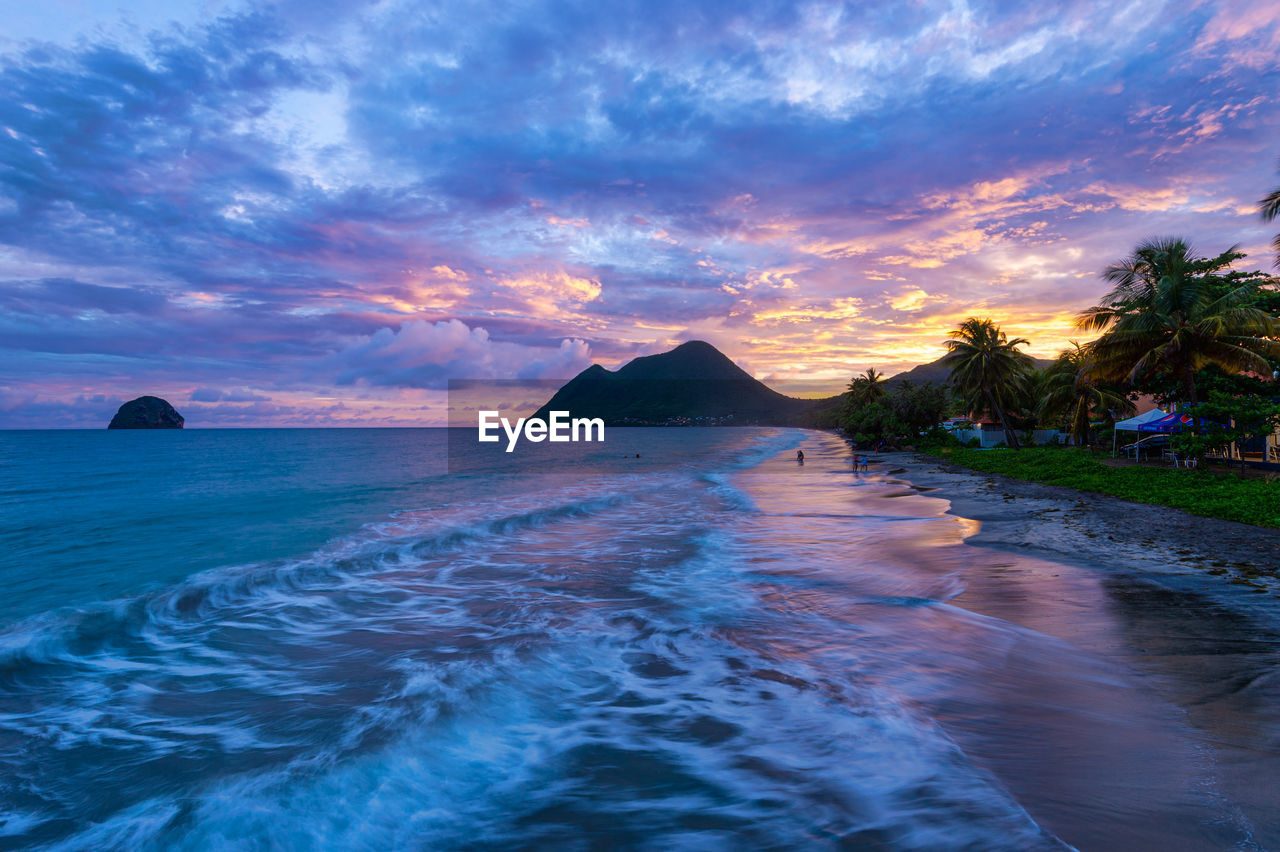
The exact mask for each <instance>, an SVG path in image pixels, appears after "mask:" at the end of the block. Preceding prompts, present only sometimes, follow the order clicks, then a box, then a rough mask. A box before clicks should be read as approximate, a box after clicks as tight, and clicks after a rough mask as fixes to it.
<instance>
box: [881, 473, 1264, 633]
mask: <svg viewBox="0 0 1280 852" xmlns="http://www.w3.org/2000/svg"><path fill="white" fill-rule="evenodd" d="M878 462H879V464H878V467H879V468H880V469H882V470H884V471H885V472H886V473H888V472H894V473H893V475H898V476H901V477H902V478H903V479H905V480H907V481H909V482H910V483H911V485H912V486H913V487H915V488H917V489H921V490H922V493H929V494H931V495H932V496H935V497H942V498H945V499H946V500H949V501H950V503H951V509H950V512H951V513H952V514H954V515H958V516H960V517H965V518H970V519H973V520H977V521H981V522H982V527H981V529H980V530H979V531H978V532H977V533H976V534H975V535H973V536H972V537H971V538H969V539H968V541H969V542H970V543H971V544H975V545H981V546H983V547H988V548H993V549H998V550H1009V551H1014V552H1022V553H1033V554H1039V555H1042V556H1044V557H1046V558H1052V559H1055V560H1060V561H1066V562H1069V563H1072V564H1079V565H1086V566H1089V567H1092V568H1096V569H1099V570H1102V571H1106V572H1110V573H1115V574H1126V575H1130V576H1141V577H1143V578H1145V579H1147V580H1150V581H1152V582H1156V583H1158V584H1160V585H1161V586H1164V587H1166V588H1169V589H1171V590H1174V591H1179V592H1193V593H1197V594H1201V595H1204V596H1207V597H1210V598H1212V599H1213V600H1214V601H1216V602H1218V603H1221V604H1222V605H1224V606H1229V607H1231V608H1233V609H1238V610H1240V611H1242V612H1247V613H1249V614H1250V615H1252V616H1254V617H1257V618H1261V619H1263V620H1265V621H1266V622H1267V623H1268V624H1271V625H1276V626H1280V530H1274V529H1268V528H1265V527H1257V526H1252V525H1249V524H1241V523H1235V522H1232V521H1224V520H1219V519H1216V518H1205V517H1200V516H1197V515H1192V514H1189V513H1187V512H1183V511H1181V510H1178V509H1170V508H1167V507H1164V506H1155V505H1150V504H1144V503H1134V502H1131V501H1128V500H1121V499H1119V498H1117V497H1110V496H1107V495H1104V494H1096V493H1091V492H1086V491H1078V490H1076V489H1072V488H1064V487H1060V486H1056V485H1043V484H1039V483H1034V482H1026V481H1023V480H1018V479H1011V478H1009V477H1006V476H999V475H994V474H988V473H981V472H978V471H974V470H970V469H968V468H963V467H959V466H957V465H953V464H948V463H946V462H945V461H942V460H940V459H938V458H936V457H933V456H927V455H923V454H920V453H910V452H899V453H883V454H881V455H880V457H879V459H878Z"/></svg>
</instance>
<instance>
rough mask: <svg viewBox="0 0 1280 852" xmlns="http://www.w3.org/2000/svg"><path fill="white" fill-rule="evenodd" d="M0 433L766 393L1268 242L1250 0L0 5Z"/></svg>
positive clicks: (1266, 14)
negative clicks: (517, 397)
mask: <svg viewBox="0 0 1280 852" xmlns="http://www.w3.org/2000/svg"><path fill="white" fill-rule="evenodd" d="M0 19H3V20H5V22H6V23H5V26H4V28H3V29H2V30H0V92H2V93H3V96H0V428H46V427H86V428H101V427H102V426H104V425H105V424H106V422H107V421H108V420H109V419H110V417H111V414H112V413H114V411H115V409H116V407H117V406H119V404H120V403H121V402H123V401H125V400H128V399H131V398H133V397H136V396H140V395H143V394H153V395H157V396H162V397H164V398H166V399H168V400H169V401H170V402H172V403H173V404H174V405H175V406H176V407H177V408H178V409H179V411H181V412H182V413H183V415H184V416H185V417H186V420H187V424H188V426H189V427H218V426H342V425H348V426H350V425H362V426H383V425H430V424H432V423H435V422H440V420H441V419H442V418H443V411H444V409H443V399H444V394H445V391H444V388H445V386H446V383H447V381H448V380H449V379H515V378H521V379H563V378H568V377H571V376H573V375H574V374H575V373H577V372H578V371H579V370H581V369H583V368H585V367H586V366H588V365H589V364H591V363H593V362H597V363H601V364H603V365H605V366H606V367H610V368H612V367H615V366H618V365H620V364H622V363H625V362H626V361H627V360H629V359H630V358H632V357H635V356H637V355H644V354H651V353H654V352H661V351H665V350H666V349H669V348H671V347H672V346H673V345H676V344H678V343H680V342H682V341H685V340H691V339H701V340H707V341H709V342H711V343H713V344H715V345H716V346H718V347H719V348H720V349H721V350H722V351H724V352H725V353H726V354H727V355H729V356H730V357H732V358H733V359H734V360H735V361H737V362H738V363H739V364H740V365H741V366H743V367H744V368H746V369H747V370H749V371H750V372H752V373H753V374H754V375H756V376H757V377H758V378H761V379H762V380H764V381H766V382H768V383H769V384H771V385H773V386H774V387H777V388H779V389H781V390H784V391H789V392H792V393H798V394H806V395H813V394H816V393H818V392H820V391H824V390H825V391H827V392H829V393H835V392H837V391H839V390H840V389H842V387H843V385H844V384H845V383H846V382H847V381H848V379H849V377H850V376H851V375H853V374H854V373H858V372H861V371H862V370H864V369H866V368H868V367H875V368H876V369H879V370H881V371H883V372H886V373H890V374H892V373H896V372H900V371H902V370H905V369H908V368H909V367H911V366H913V365H915V364H919V363H924V362H928V361H932V360H934V359H936V358H938V357H939V356H940V355H941V354H942V353H943V349H942V341H943V340H945V338H946V332H947V331H948V330H949V329H951V328H953V327H954V326H955V325H956V324H958V323H959V322H960V321H961V320H963V319H964V318H966V317H968V316H979V317H991V318H992V319H994V320H996V321H997V322H998V323H1000V324H1001V325H1002V327H1003V328H1004V329H1005V330H1006V331H1007V332H1008V333H1009V334H1010V335H1011V336H1022V337H1026V338H1029V339H1030V340H1031V346H1030V347H1029V351H1030V352H1031V353H1032V354H1035V355H1038V356H1052V355H1053V354H1054V353H1055V352H1056V351H1057V350H1059V349H1060V348H1062V347H1063V346H1065V345H1066V344H1067V341H1068V340H1070V339H1077V338H1080V337H1081V336H1080V335H1079V334H1078V333H1077V332H1076V331H1075V330H1074V329H1073V326H1072V318H1073V316H1074V315H1075V314H1076V313H1077V312H1078V311H1080V310H1081V309H1083V308H1085V307H1087V306H1089V305H1091V304H1093V303H1095V302H1096V301H1097V300H1098V299H1099V297H1100V296H1101V295H1102V294H1103V293H1104V292H1105V291H1106V289H1107V287H1106V286H1105V284H1104V282H1103V281H1102V280H1101V278H1100V272H1101V270H1102V269H1104V268H1105V267H1106V266H1107V265H1108V264H1110V263H1112V262H1114V261H1116V260H1118V259H1120V258H1121V257H1123V256H1124V255H1125V254H1127V253H1128V252H1129V251H1130V250H1131V249H1132V248H1133V246H1134V245H1135V244H1136V243H1137V242H1138V241H1140V240H1142V239H1144V238H1147V237H1152V236H1174V235H1178V236H1184V237H1186V238H1187V239H1188V240H1189V241H1190V242H1191V243H1192V244H1193V245H1194V246H1195V247H1196V248H1197V249H1198V250H1199V251H1200V252H1201V253H1203V254H1206V255H1209V254H1217V253H1219V252H1221V251H1223V250H1225V249H1227V248H1228V247H1230V246H1232V245H1236V244H1238V245H1239V246H1240V247H1241V249H1242V250H1243V251H1245V252H1247V253H1248V255H1249V257H1248V258H1246V260H1244V261H1242V268H1248V269H1270V268H1272V264H1273V262H1274V260H1275V258H1274V257H1273V255H1272V253H1271V251H1270V248H1269V244H1270V242H1271V240H1272V238H1273V237H1274V236H1275V231H1276V225H1275V224H1274V223H1273V224H1270V225H1268V224H1266V223H1264V222H1262V221H1261V219H1260V217H1259V215H1258V204H1257V202H1258V200H1259V199H1260V198H1261V197H1262V196H1263V195H1264V194H1266V193H1267V192H1268V191H1270V190H1271V189H1272V188H1274V187H1276V186H1277V185H1280V171H1278V170H1277V161H1278V159H1280V109H1277V106H1278V104H1277V100H1278V99H1280V4H1276V3H1275V2H1274V0H1224V2H1201V3H1195V2H1185V0H1182V1H1181V2H1169V3H1164V2H1147V1H1146V0H1144V1H1143V2H1132V3H1112V2H1106V0H1081V2H1066V3H1058V4H1052V3H1045V4H1029V3H1024V2H1005V3H1000V2H996V3H978V2H966V1H965V0H952V2H945V3H933V2H911V3H901V4H892V5H890V4H885V5H874V4H867V3H853V4H848V5H841V4H839V3H832V2H828V3H818V4H803V3H782V2H759V3H753V2H745V3H744V2H741V0H735V2H732V3H728V2H726V3H716V2H700V3H690V2H688V0H680V2H668V0H645V2H626V0H617V2H609V3H600V2H598V0H590V2H583V3H577V2H566V0H557V2H548V3H542V2H528V3H523V2H503V3H452V2H439V3H411V2H400V1H399V0H377V2H353V1H349V2H334V1H333V0H297V1H296V2H295V1H294V0H286V2H281V3H279V4H275V5H267V4H262V3H253V4H242V3H237V2H231V1H230V0H227V1H226V2H215V1H214V0H210V1H209V2H194V3H183V2H180V0H164V2H160V0H130V2H128V3H127V4H125V3H123V2H122V0H115V2H106V1H104V0H92V2H71V0H46V2H42V3H30V2H26V0H24V1H23V2H21V3H19V2H16V1H15V0H0Z"/></svg>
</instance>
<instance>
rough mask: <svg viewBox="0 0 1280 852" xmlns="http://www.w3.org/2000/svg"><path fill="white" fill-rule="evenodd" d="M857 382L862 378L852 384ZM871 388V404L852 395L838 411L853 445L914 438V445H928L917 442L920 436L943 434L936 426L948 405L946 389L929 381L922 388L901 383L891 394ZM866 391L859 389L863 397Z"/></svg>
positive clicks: (944, 414) (876, 387) (863, 387)
mask: <svg viewBox="0 0 1280 852" xmlns="http://www.w3.org/2000/svg"><path fill="white" fill-rule="evenodd" d="M867 372H868V374H870V373H871V372H872V371H870V370H868V371H867ZM860 381H863V377H861V376H859V377H858V378H856V379H854V381H853V384H854V385H857V384H858V383H859V382H860ZM872 387H874V388H875V390H876V391H878V392H877V393H875V395H874V397H873V398H872V399H871V401H870V402H860V401H859V396H857V395H855V394H854V393H853V392H851V393H850V394H849V395H848V397H847V398H846V400H845V405H844V409H843V411H842V412H841V419H840V423H841V426H842V427H843V428H844V430H845V432H846V433H847V434H848V435H850V436H852V437H853V439H854V441H855V442H856V443H858V444H875V443H878V442H879V441H882V440H894V439H895V438H896V437H898V436H903V435H913V436H916V438H915V439H913V443H914V444H920V443H926V442H927V441H921V440H920V436H921V434H922V433H929V432H931V431H937V432H941V431H942V430H940V429H937V428H936V427H937V425H938V423H939V422H940V421H941V420H942V419H943V418H944V417H945V416H946V413H947V408H948V406H949V404H950V399H949V398H948V396H947V391H946V389H944V388H942V387H940V386H938V385H935V384H932V383H930V382H925V383H924V384H922V385H916V384H912V383H911V382H902V383H901V384H899V385H898V386H897V387H896V388H894V389H893V391H892V392H891V393H886V392H885V390H884V389H883V388H882V387H879V386H875V385H872ZM867 390H868V388H867V386H866V385H865V384H864V385H863V386H862V387H860V388H859V391H861V392H862V393H863V394H865V393H867ZM862 398H864V399H865V397H862ZM935 439H936V436H935Z"/></svg>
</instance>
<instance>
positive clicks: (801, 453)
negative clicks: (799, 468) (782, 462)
mask: <svg viewBox="0 0 1280 852" xmlns="http://www.w3.org/2000/svg"><path fill="white" fill-rule="evenodd" d="M796 461H797V462H799V463H800V464H804V450H796Z"/></svg>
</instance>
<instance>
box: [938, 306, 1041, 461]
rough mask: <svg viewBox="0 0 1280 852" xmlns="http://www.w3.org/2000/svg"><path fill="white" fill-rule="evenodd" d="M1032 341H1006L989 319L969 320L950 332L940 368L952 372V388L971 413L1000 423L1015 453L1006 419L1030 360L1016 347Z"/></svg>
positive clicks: (1024, 381) (1023, 384)
mask: <svg viewBox="0 0 1280 852" xmlns="http://www.w3.org/2000/svg"><path fill="white" fill-rule="evenodd" d="M1030 342H1031V341H1029V340H1027V339H1025V338H1022V337H1018V338H1015V339H1013V340H1009V339H1008V338H1007V337H1006V336H1005V333H1004V332H1003V331H1001V330H1000V327H999V326H997V325H996V324H995V323H993V322H992V321H991V320H989V319H978V318H976V317H970V318H969V319H967V320H965V321H964V322H962V323H961V324H960V327H959V328H957V329H956V330H955V331H952V332H951V339H950V340H948V341H947V343H946V346H947V354H946V356H945V357H943V359H942V363H943V365H945V366H947V367H949V368H951V384H952V386H953V387H954V388H955V389H956V393H958V394H959V395H960V397H961V398H962V399H963V400H964V401H965V403H966V404H967V405H968V407H969V409H970V410H972V411H986V412H989V413H990V414H991V415H992V416H993V417H995V418H996V419H997V420H999V421H1000V425H1001V426H1002V427H1003V428H1004V436H1005V438H1004V439H1005V443H1007V444H1008V445H1009V446H1011V447H1013V448H1014V449H1015V450H1016V449H1018V436H1017V435H1016V434H1015V433H1014V431H1013V429H1012V428H1011V427H1010V426H1009V418H1008V417H1007V416H1006V415H1005V411H1006V409H1008V407H1009V404H1010V402H1011V399H1012V398H1013V397H1014V396H1016V395H1018V394H1020V393H1022V392H1023V391H1024V390H1025V387H1026V384H1027V374H1028V373H1029V372H1030V370H1031V366H1032V360H1031V356H1029V355H1027V354H1025V353H1023V352H1021V351H1019V349H1018V347H1019V346H1022V345H1024V344H1027V343H1030Z"/></svg>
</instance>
